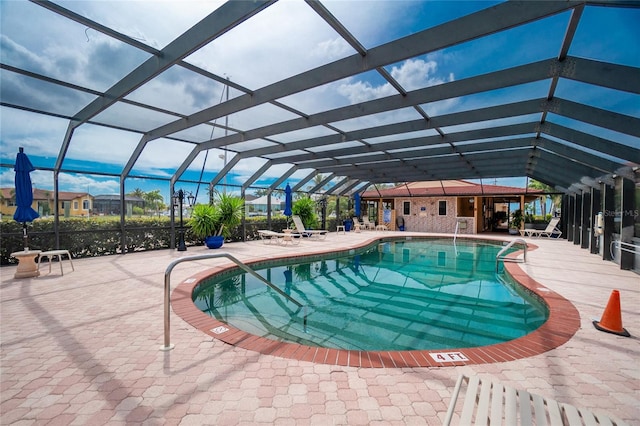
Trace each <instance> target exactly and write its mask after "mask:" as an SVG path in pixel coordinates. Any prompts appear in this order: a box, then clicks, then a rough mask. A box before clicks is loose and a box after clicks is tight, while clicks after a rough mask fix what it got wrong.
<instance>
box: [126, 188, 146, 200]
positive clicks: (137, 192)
mask: <svg viewBox="0 0 640 426" xmlns="http://www.w3.org/2000/svg"><path fill="white" fill-rule="evenodd" d="M127 195H131V196H132V197H138V198H143V199H144V191H143V190H142V189H140V188H136V189H134V190H133V191H132V192H130V193H128V194H127Z"/></svg>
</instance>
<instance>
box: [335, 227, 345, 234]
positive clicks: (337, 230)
mask: <svg viewBox="0 0 640 426" xmlns="http://www.w3.org/2000/svg"><path fill="white" fill-rule="evenodd" d="M340 231H342V233H343V234H345V235H347V231H346V230H345V229H344V225H338V226H336V234H337V233H338V232H340Z"/></svg>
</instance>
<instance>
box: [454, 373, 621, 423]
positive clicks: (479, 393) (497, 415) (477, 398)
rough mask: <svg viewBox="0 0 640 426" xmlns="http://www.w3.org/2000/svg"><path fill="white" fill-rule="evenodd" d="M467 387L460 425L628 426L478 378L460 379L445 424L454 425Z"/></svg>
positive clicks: (599, 415)
mask: <svg viewBox="0 0 640 426" xmlns="http://www.w3.org/2000/svg"><path fill="white" fill-rule="evenodd" d="M465 383H466V384H467V389H466V392H465V397H464V402H463V404H462V411H461V412H460V419H459V421H458V422H456V423H455V424H459V425H474V424H475V425H489V424H490V425H492V426H493V425H506V426H512V425H513V426H515V425H552V426H553V425H569V426H574V425H576V426H578V425H579V426H584V425H609V426H623V425H626V423H624V422H622V421H619V420H614V419H611V418H610V417H608V416H605V415H602V414H595V413H592V412H591V411H589V410H585V409H580V408H576V407H574V406H573V405H569V404H563V403H560V402H557V401H555V400H553V399H549V398H545V397H542V396H540V395H536V394H532V393H529V392H526V391H524V390H520V389H515V388H512V387H509V386H503V385H502V384H500V383H497V382H495V381H492V380H491V379H487V378H481V377H478V376H472V377H467V376H465V375H461V376H460V377H458V381H457V382H456V386H455V388H454V390H453V396H452V397H451V402H450V403H449V409H448V410H447V416H446V417H445V420H444V424H445V425H451V424H452V423H451V420H452V418H453V414H454V412H455V411H456V405H457V402H458V396H459V394H460V389H461V388H462V385H463V384H465Z"/></svg>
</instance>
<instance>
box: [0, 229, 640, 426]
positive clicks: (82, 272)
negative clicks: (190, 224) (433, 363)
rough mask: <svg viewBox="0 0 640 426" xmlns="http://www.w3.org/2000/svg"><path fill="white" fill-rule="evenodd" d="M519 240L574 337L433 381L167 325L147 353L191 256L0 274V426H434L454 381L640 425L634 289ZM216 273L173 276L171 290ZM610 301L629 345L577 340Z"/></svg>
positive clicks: (348, 240)
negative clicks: (575, 321) (487, 380)
mask: <svg viewBox="0 0 640 426" xmlns="http://www.w3.org/2000/svg"><path fill="white" fill-rule="evenodd" d="M397 234H398V235H402V236H406V235H409V234H408V233H397ZM382 235H383V233H380V232H373V231H372V232H362V233H360V234H355V233H348V234H347V235H342V234H340V235H338V234H336V233H331V234H330V235H329V237H328V238H327V239H326V240H324V241H307V240H305V241H303V242H302V243H301V244H300V245H298V246H295V247H291V246H274V245H265V244H263V243H262V242H260V241H255V242H248V243H233V244H226V245H225V246H224V247H223V249H222V250H224V251H227V252H229V253H231V254H233V255H234V256H236V257H238V258H239V259H241V260H251V259H254V258H261V257H264V256H268V255H269V254H270V253H280V252H291V253H296V254H299V253H301V252H303V251H305V252H306V251H309V252H318V251H326V250H334V249H336V248H339V247H345V246H348V245H351V246H356V245H359V244H361V243H363V242H364V241H367V240H370V239H372V238H375V237H377V236H382ZM390 235H394V233H391V232H385V233H384V236H390ZM421 235H425V234H421ZM504 238H505V239H509V238H508V237H507V236H505V237H504ZM527 240H528V241H530V242H532V243H534V244H536V245H538V246H539V248H538V249H537V250H533V251H530V252H529V253H528V262H527V263H526V264H519V265H518V267H520V268H522V269H523V270H524V271H526V272H527V273H528V274H529V275H530V276H531V277H532V278H533V279H535V280H537V281H538V282H540V283H541V284H543V285H544V286H546V287H548V288H550V289H551V290H553V291H555V292H557V293H559V294H561V295H562V296H564V297H565V298H567V299H569V300H570V301H571V302H572V303H573V304H574V306H575V307H576V308H577V309H578V312H579V313H580V320H581V327H580V329H579V330H578V332H577V333H576V334H575V335H574V336H573V337H572V338H571V339H570V340H569V341H568V342H567V343H565V344H564V345H562V346H560V347H558V348H556V349H553V350H551V351H548V352H545V353H543V354H540V355H536V356H533V357H529V358H523V359H519V360H515V361H510V362H498V363H492V364H474V365H464V366H452V367H440V368H425V367H416V368H355V367H345V366H337V365H327V364H314V363H312V362H306V361H299V360H293V359H285V358H279V357H276V356H271V355H262V354H259V353H257V352H253V351H248V350H245V349H241V348H237V347H234V346H230V345H228V344H225V343H223V342H221V341H219V340H217V339H214V338H212V337H210V336H208V335H206V334H204V333H202V332H201V331H199V330H197V329H195V328H194V327H192V326H191V325H189V324H187V323H186V322H185V321H183V320H182V319H181V318H179V317H178V316H176V315H174V314H173V313H172V316H171V341H172V343H174V344H175V348H174V349H173V350H171V351H168V352H167V351H160V350H159V349H160V348H161V347H162V346H163V278H164V272H165V269H166V267H167V265H168V264H169V263H170V262H171V261H173V260H175V259H177V258H178V257H181V256H189V255H195V254H202V253H209V252H211V251H209V250H207V249H206V248H204V247H190V248H189V249H188V251H187V252H177V251H172V250H160V251H154V252H143V253H134V254H127V255H124V256H122V255H118V256H108V257H99V258H91V259H77V260H74V264H75V271H73V272H71V271H66V270H65V274H64V276H61V275H60V274H59V271H56V268H53V270H52V273H51V274H48V273H47V271H48V269H47V268H45V270H44V274H43V275H42V276H40V277H38V278H32V279H14V278H13V274H14V272H15V269H16V267H15V266H10V267H4V268H2V269H0V274H1V275H2V277H1V278H2V279H1V284H0V319H1V358H0V361H1V377H0V382H1V392H2V394H1V405H0V423H1V424H3V425H4V424H16V425H31V424H38V425H45V424H47V425H56V424H59V425H100V424H110V425H111V424H113V425H118V424H145V425H165V424H167V425H171V424H180V425H191V424H193V425H207V424H210V425H214V424H215V425H236V424H244V425H250V424H278V425H289V424H291V425H294V424H295V425H307V424H310V425H332V424H336V425H347V424H348V425H358V424H372V425H395V424H398V425H404V424H433V425H438V424H441V423H442V420H443V419H444V416H445V413H446V409H447V406H448V404H449V400H450V398H451V392H452V390H453V386H454V384H455V380H456V378H457V376H458V374H460V373H461V372H464V373H466V374H468V375H473V374H482V375H490V376H492V377H494V378H496V379H497V380H500V381H501V382H503V383H505V384H507V385H510V386H514V387H517V388H524V389H527V390H529V391H531V392H534V393H538V394H542V395H544V396H547V397H550V398H553V399H556V400H558V401H561V402H565V403H569V404H573V405H576V406H580V407H586V408H589V409H591V410H592V411H594V412H596V413H597V412H604V413H607V414H609V415H611V416H613V417H617V418H620V419H622V420H624V421H626V422H627V423H629V424H631V425H640V344H639V341H638V338H637V337H636V336H637V335H638V333H640V313H639V312H638V308H637V307H638V306H640V277H639V276H638V275H637V274H635V273H633V272H631V271H622V270H620V269H619V267H618V266H617V265H616V264H614V263H613V262H607V261H602V260H601V258H600V257H599V256H596V255H592V254H589V253H588V251H587V250H584V249H580V248H579V246H575V245H573V244H572V243H569V242H567V241H565V240H555V239H551V240H549V239H536V238H530V239H529V238H528V239H527ZM223 262H227V261H226V260H218V259H216V260H201V261H196V262H190V263H181V264H180V265H178V266H177V267H176V268H175V270H174V273H173V277H172V283H174V284H173V287H175V286H176V284H177V283H179V282H181V281H183V280H185V279H187V278H189V277H192V276H194V275H196V274H198V273H201V272H202V270H204V269H207V268H210V267H213V266H215V265H220V264H222V263H223ZM613 289H617V290H619V291H620V295H621V304H622V318H623V324H624V327H625V328H626V329H627V330H628V331H629V332H630V333H631V335H632V337H630V338H625V337H620V336H616V335H613V334H609V333H603V332H600V331H597V330H596V329H595V328H594V327H593V325H592V320H593V319H600V317H601V315H602V313H603V310H604V308H605V306H606V303H607V301H608V298H609V295H610V293H611V291H612V290H613Z"/></svg>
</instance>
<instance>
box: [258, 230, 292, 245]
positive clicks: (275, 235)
mask: <svg viewBox="0 0 640 426" xmlns="http://www.w3.org/2000/svg"><path fill="white" fill-rule="evenodd" d="M258 235H260V239H261V240H262V241H263V242H264V243H265V244H272V243H274V242H275V243H276V244H287V243H291V244H292V245H296V244H300V237H301V235H300V234H294V233H292V232H275V231H269V230H265V229H260V230H258Z"/></svg>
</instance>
